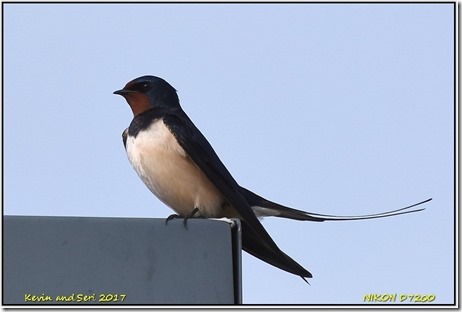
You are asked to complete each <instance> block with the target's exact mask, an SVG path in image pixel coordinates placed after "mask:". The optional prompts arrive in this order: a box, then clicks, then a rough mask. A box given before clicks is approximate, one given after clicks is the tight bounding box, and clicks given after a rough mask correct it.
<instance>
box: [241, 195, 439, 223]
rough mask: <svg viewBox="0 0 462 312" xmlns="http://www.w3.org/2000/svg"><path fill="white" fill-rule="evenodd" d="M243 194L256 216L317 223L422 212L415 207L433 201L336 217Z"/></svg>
mask: <svg viewBox="0 0 462 312" xmlns="http://www.w3.org/2000/svg"><path fill="white" fill-rule="evenodd" d="M241 192H242V194H243V195H244V197H245V198H246V199H247V201H248V202H249V204H250V206H251V207H252V209H253V210H254V212H255V214H256V215H257V216H258V217H280V218H288V219H294V220H302V221H315V222H323V221H353V220H367V219H376V218H386V217H392V216H398V215H402V214H407V213H412V212H418V211H422V210H424V209H425V208H415V207H417V206H420V205H422V204H424V203H427V202H429V201H431V200H432V199H431V198H429V199H427V200H424V201H421V202H418V203H416V204H413V205H410V206H407V207H403V208H400V209H396V210H391V211H386V212H381V213H376V214H369V215H361V216H335V215H325V214H319V213H312V212H307V211H303V210H297V209H293V208H289V207H286V206H282V205H280V204H277V203H274V202H272V201H269V200H267V199H265V198H263V197H261V196H259V195H257V194H255V193H253V192H251V191H249V190H247V189H245V188H243V187H241Z"/></svg>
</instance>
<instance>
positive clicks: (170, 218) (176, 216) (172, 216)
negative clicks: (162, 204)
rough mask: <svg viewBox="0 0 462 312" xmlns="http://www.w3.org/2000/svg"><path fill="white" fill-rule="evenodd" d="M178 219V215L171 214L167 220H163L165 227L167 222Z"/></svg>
mask: <svg viewBox="0 0 462 312" xmlns="http://www.w3.org/2000/svg"><path fill="white" fill-rule="evenodd" d="M178 218H181V216H180V215H177V214H175V213H174V214H171V215H169V216H168V217H167V219H165V225H168V221H171V220H173V219H178Z"/></svg>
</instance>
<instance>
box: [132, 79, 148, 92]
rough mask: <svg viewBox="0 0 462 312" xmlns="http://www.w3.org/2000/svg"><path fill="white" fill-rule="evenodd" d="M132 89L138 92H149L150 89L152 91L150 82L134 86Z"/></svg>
mask: <svg viewBox="0 0 462 312" xmlns="http://www.w3.org/2000/svg"><path fill="white" fill-rule="evenodd" d="M132 88H133V90H135V91H138V92H147V91H148V90H149V89H151V83H150V82H149V81H146V82H140V83H137V84H136V85H134V86H133V87H132Z"/></svg>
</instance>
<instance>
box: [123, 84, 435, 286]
mask: <svg viewBox="0 0 462 312" xmlns="http://www.w3.org/2000/svg"><path fill="white" fill-rule="evenodd" d="M114 94H116V95H121V96H122V97H124V98H125V100H126V101H127V103H128V105H129V106H130V108H131V111H132V113H133V119H132V121H131V123H130V125H129V126H128V128H126V129H125V130H124V131H123V133H122V140H123V144H124V147H125V150H126V153H127V157H128V160H129V161H130V163H131V165H132V166H133V168H134V170H135V171H136V173H137V174H138V176H139V177H140V178H141V180H142V181H143V182H144V184H145V185H146V186H147V187H148V189H149V190H150V191H151V192H152V193H153V194H154V195H155V196H156V197H157V198H158V199H160V201H162V202H163V203H164V204H165V205H167V206H168V207H170V208H171V209H172V210H173V211H174V212H175V214H174V215H172V216H178V217H181V218H184V222H185V226H186V221H187V220H188V219H189V218H238V219H240V222H241V227H242V248H243V250H244V251H246V252H247V253H249V254H251V255H253V256H255V257H257V258H259V259H260V260H262V261H265V262H267V263H268V264H270V265H273V266H275V267H277V268H279V269H282V270H284V271H286V272H289V273H292V274H294V275H298V276H300V277H301V278H302V279H303V280H304V281H305V282H307V283H308V281H307V278H312V277H313V275H312V274H311V273H310V272H309V271H308V270H307V269H305V268H304V267H303V266H302V265H300V264H299V263H297V262H296V261H295V260H294V259H292V258H291V257H290V256H288V255H287V254H286V253H284V252H283V251H282V250H281V249H280V248H279V247H278V245H277V244H276V243H275V242H274V240H273V239H272V238H271V236H270V235H269V233H268V232H267V231H266V230H265V228H264V227H263V225H262V224H261V222H260V219H261V218H263V217H269V216H272V217H280V218H288V219H294V220H301V221H314V222H323V221H345V220H364V219H374V218H383V217H390V216H396V215H402V214H407V213H413V212H418V211H421V210H424V209H425V208H421V207H416V206H420V205H422V204H424V203H426V202H428V201H430V200H431V198H430V199H427V200H424V201H421V202H418V203H416V204H413V205H410V206H407V207H404V208H400V209H396V210H392V211H387V212H382V213H377V214H369V215H361V216H335V215H324V214H317V213H311V212H306V211H303V210H298V209H294V208H290V207H286V206H283V205H281V204H278V203H275V202H272V201H270V200H268V199H265V198H263V197H261V196H259V195H257V194H255V193H254V192H252V191H250V190H248V189H246V188H244V187H242V186H240V185H239V184H238V183H237V182H236V180H235V179H234V178H233V176H232V175H231V173H230V172H229V171H228V169H227V168H226V167H225V165H224V164H223V163H222V161H221V160H220V158H219V157H218V155H217V153H216V152H215V151H214V149H213V148H212V146H211V145H210V143H209V142H208V141H207V139H206V138H205V136H204V135H203V134H202V133H201V131H200V130H199V129H198V128H197V127H196V126H195V125H194V123H193V122H192V121H191V119H190V118H189V117H188V116H187V114H186V113H185V112H184V110H183V109H182V107H181V106H180V100H179V97H178V93H177V91H176V89H175V88H174V87H173V86H172V85H170V84H169V83H168V82H167V81H165V80H164V79H162V78H160V77H156V76H151V75H146V76H141V77H139V78H136V79H133V80H131V81H129V82H128V83H127V84H126V85H125V86H124V87H123V88H122V89H120V90H117V91H114ZM169 219H170V217H169V218H167V221H168V220H169Z"/></svg>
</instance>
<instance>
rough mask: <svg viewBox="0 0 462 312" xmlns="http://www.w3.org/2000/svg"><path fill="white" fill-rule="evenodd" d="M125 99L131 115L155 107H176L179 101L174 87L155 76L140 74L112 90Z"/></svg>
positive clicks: (178, 105)
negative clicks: (118, 88) (120, 87)
mask: <svg viewBox="0 0 462 312" xmlns="http://www.w3.org/2000/svg"><path fill="white" fill-rule="evenodd" d="M114 94H118V95H121V96H123V97H124V98H125V100H127V102H128V105H130V108H131V109H132V112H133V115H134V116H135V117H136V116H137V115H139V114H141V113H144V112H145V111H147V110H150V109H155V108H169V109H177V108H179V107H180V102H179V99H178V95H177V93H176V90H175V88H173V87H172V86H171V85H170V84H169V83H168V82H167V81H165V80H164V79H162V78H159V77H155V76H142V77H139V78H136V79H134V80H132V81H130V82H128V83H127V84H126V85H125V87H123V89H120V90H117V91H114Z"/></svg>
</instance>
